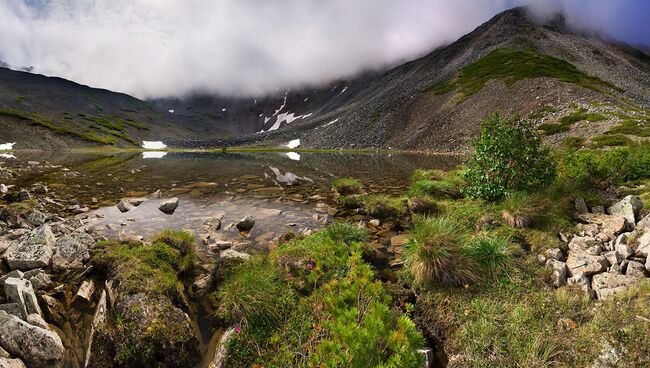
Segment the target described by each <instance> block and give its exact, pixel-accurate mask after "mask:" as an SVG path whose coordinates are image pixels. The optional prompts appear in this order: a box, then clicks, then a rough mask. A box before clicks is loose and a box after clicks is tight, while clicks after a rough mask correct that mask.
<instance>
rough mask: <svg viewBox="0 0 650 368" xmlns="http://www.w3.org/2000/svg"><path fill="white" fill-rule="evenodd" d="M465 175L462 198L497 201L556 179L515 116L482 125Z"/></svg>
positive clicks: (538, 146) (536, 142) (536, 143)
mask: <svg viewBox="0 0 650 368" xmlns="http://www.w3.org/2000/svg"><path fill="white" fill-rule="evenodd" d="M468 167H469V169H468V170H467V172H466V173H465V181H466V182H467V186H466V187H465V188H464V192H465V194H467V195H468V196H470V197H474V198H482V199H486V200H498V199H500V198H502V197H503V196H504V195H505V194H506V193H508V192H511V191H518V190H523V191H528V190H535V189H539V188H541V187H543V186H545V185H548V184H549V183H551V182H552V181H553V179H554V178H555V175H556V172H555V163H554V162H553V160H552V159H551V157H550V155H549V151H548V149H545V148H542V147H541V144H540V139H539V137H538V136H537V135H535V133H534V132H533V131H532V129H531V127H530V126H529V125H528V124H527V123H526V122H525V121H523V120H521V119H520V118H519V117H518V116H515V117H511V118H505V117H504V118H502V117H501V116H499V114H498V113H495V114H494V115H492V116H490V117H488V118H487V119H486V120H484V121H483V123H482V125H481V134H480V136H479V138H478V139H477V140H476V141H475V142H474V154H473V155H472V157H471V158H470V160H469V162H468Z"/></svg>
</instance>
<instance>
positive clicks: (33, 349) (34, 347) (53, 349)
mask: <svg viewBox="0 0 650 368" xmlns="http://www.w3.org/2000/svg"><path fill="white" fill-rule="evenodd" d="M0 346H2V348H3V349H5V350H6V351H8V352H9V353H10V354H11V355H12V356H15V357H18V358H20V359H21V360H22V361H23V362H25V363H26V365H27V366H29V367H30V368H51V367H60V366H61V361H62V360H63V354H64V348H63V343H62V342H61V338H60V337H59V336H58V335H57V334H56V333H54V332H52V331H50V330H47V329H44V328H41V327H37V326H32V325H30V324H29V323H27V322H25V321H23V320H21V319H20V318H18V317H16V316H12V315H9V314H7V313H5V312H3V311H0Z"/></svg>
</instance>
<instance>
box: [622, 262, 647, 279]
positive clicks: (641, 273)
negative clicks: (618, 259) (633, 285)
mask: <svg viewBox="0 0 650 368" xmlns="http://www.w3.org/2000/svg"><path fill="white" fill-rule="evenodd" d="M625 274H626V275H628V276H632V277H639V278H641V277H645V265H644V264H642V263H641V262H637V261H630V263H628V264H627V270H626V271H625Z"/></svg>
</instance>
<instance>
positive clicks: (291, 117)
mask: <svg viewBox="0 0 650 368" xmlns="http://www.w3.org/2000/svg"><path fill="white" fill-rule="evenodd" d="M311 115H312V113H309V114H305V115H298V116H295V113H293V112H292V113H288V112H283V113H282V114H280V115H278V116H277V118H276V120H275V123H273V125H272V126H271V127H270V128H269V130H268V131H269V132H270V131H272V130H278V129H280V125H281V124H282V123H283V122H286V123H287V124H291V123H292V122H294V121H296V120H298V119H305V118H308V117H310V116H311ZM264 120H265V121H264V124H266V122H267V121H266V119H264Z"/></svg>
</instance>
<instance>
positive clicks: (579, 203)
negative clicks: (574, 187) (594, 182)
mask: <svg viewBox="0 0 650 368" xmlns="http://www.w3.org/2000/svg"><path fill="white" fill-rule="evenodd" d="M575 205H576V212H577V213H587V212H589V209H587V203H585V200H584V198H581V197H578V198H576V200H575Z"/></svg>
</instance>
